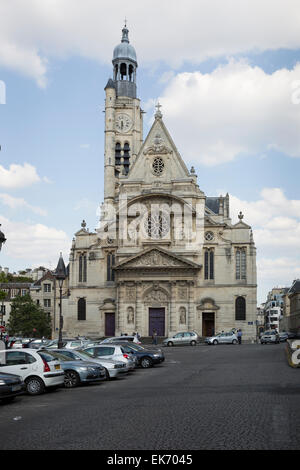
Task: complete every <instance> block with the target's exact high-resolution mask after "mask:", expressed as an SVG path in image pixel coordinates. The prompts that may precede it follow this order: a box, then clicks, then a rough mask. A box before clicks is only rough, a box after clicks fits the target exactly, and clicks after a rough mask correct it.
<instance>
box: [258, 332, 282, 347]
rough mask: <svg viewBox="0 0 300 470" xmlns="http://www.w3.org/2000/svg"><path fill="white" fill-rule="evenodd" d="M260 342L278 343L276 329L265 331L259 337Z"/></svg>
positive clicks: (278, 337) (278, 338)
mask: <svg viewBox="0 0 300 470" xmlns="http://www.w3.org/2000/svg"><path fill="white" fill-rule="evenodd" d="M260 343H261V344H267V343H275V344H279V343H280V336H279V333H277V331H275V330H271V331H265V332H264V333H263V334H262V336H261V337H260Z"/></svg>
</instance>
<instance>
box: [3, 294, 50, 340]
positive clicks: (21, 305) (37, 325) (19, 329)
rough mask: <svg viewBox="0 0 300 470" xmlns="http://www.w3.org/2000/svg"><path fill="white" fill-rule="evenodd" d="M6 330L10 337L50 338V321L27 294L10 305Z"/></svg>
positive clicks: (18, 297) (16, 298) (15, 299)
mask: <svg viewBox="0 0 300 470" xmlns="http://www.w3.org/2000/svg"><path fill="white" fill-rule="evenodd" d="M7 328H8V331H9V334H10V335H21V336H25V337H30V338H34V337H36V338H41V337H42V336H45V337H48V338H50V336H51V319H50V317H49V315H48V314H47V313H46V312H45V311H44V310H43V309H42V308H41V307H40V306H39V305H37V304H36V303H34V302H33V300H32V298H31V297H30V295H29V294H26V295H23V296H20V295H19V296H17V297H15V298H14V300H13V301H12V303H11V312H10V317H9V321H8V324H7ZM34 330H36V331H34Z"/></svg>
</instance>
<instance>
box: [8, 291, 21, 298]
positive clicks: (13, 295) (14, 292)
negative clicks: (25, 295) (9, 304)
mask: <svg viewBox="0 0 300 470" xmlns="http://www.w3.org/2000/svg"><path fill="white" fill-rule="evenodd" d="M17 295H19V289H11V291H10V298H11V299H14V298H15V297H17Z"/></svg>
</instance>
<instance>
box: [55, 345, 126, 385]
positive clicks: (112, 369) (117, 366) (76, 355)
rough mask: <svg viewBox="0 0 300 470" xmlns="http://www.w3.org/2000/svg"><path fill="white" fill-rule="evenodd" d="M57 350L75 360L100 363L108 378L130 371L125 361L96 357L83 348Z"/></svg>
mask: <svg viewBox="0 0 300 470" xmlns="http://www.w3.org/2000/svg"><path fill="white" fill-rule="evenodd" d="M51 351H52V349H51ZM56 351H57V352H61V353H62V354H63V355H64V356H67V357H69V358H70V359H73V360H75V361H91V362H93V363H95V364H100V365H101V366H103V367H104V369H105V375H106V379H107V380H109V379H114V378H116V377H120V376H122V375H124V374H127V373H128V371H129V367H128V365H127V364H125V362H120V361H115V360H113V359H104V358H103V357H101V358H94V357H91V356H90V354H88V353H86V352H85V351H83V350H81V349H56V350H55V352H56Z"/></svg>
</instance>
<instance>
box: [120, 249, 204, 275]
mask: <svg viewBox="0 0 300 470" xmlns="http://www.w3.org/2000/svg"><path fill="white" fill-rule="evenodd" d="M136 268H144V269H145V268H146V269H147V268H151V269H153V268H155V269H162V268H169V269H172V268H176V269H181V268H185V269H186V268H189V269H191V268H192V269H200V268H201V266H200V265H198V264H196V263H194V262H192V261H189V260H186V259H183V258H181V257H179V256H176V255H174V254H173V253H170V252H168V251H166V250H162V249H161V248H149V249H148V250H145V251H143V252H142V253H141V254H139V255H136V256H134V257H132V258H130V259H129V260H126V261H123V262H122V263H120V264H119V265H117V266H116V267H115V269H117V270H120V269H136Z"/></svg>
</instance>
